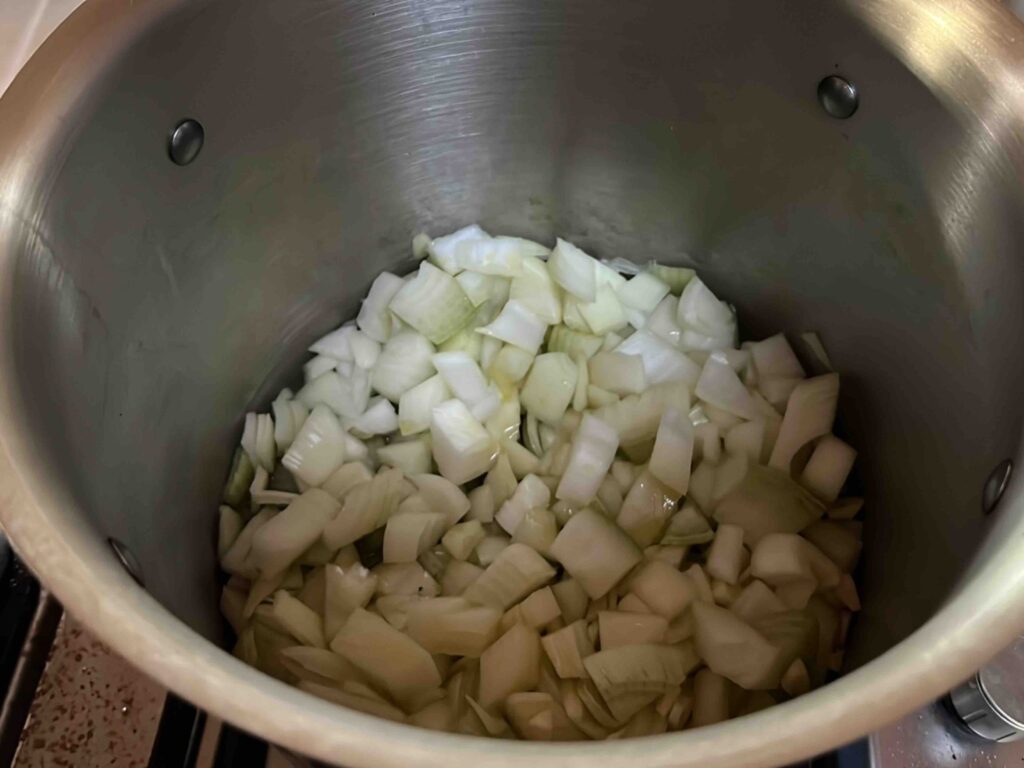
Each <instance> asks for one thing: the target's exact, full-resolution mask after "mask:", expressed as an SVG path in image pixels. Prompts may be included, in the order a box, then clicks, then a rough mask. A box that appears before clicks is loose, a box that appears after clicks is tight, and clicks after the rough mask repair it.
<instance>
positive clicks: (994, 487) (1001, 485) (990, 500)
mask: <svg viewBox="0 0 1024 768" xmlns="http://www.w3.org/2000/svg"><path fill="white" fill-rule="evenodd" d="M1012 474H1013V462H1012V461H1010V460H1009V459H1003V460H1002V461H1001V462H999V463H998V464H997V465H996V468H995V469H993V470H992V474H990V475H989V476H988V480H986V481H985V490H984V491H982V494H981V511H982V512H983V513H984V514H986V515H990V514H992V511H993V510H994V509H995V508H996V504H998V503H999V499H1001V498H1002V497H1003V492H1004V491H1006V486H1007V485H1009V483H1010V475H1012Z"/></svg>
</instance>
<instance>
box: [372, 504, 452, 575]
mask: <svg viewBox="0 0 1024 768" xmlns="http://www.w3.org/2000/svg"><path fill="white" fill-rule="evenodd" d="M444 530H445V516H444V515H443V514H442V513H440V512H420V513H411V514H401V513H400V514H397V515H392V516H391V517H390V518H388V521H387V527H386V528H385V529H384V562H385V563H412V562H415V560H416V558H418V557H419V556H420V555H421V554H422V553H423V552H425V551H426V550H427V549H428V548H429V547H432V546H434V545H435V544H437V543H438V542H439V541H440V540H441V536H442V534H443V533H444Z"/></svg>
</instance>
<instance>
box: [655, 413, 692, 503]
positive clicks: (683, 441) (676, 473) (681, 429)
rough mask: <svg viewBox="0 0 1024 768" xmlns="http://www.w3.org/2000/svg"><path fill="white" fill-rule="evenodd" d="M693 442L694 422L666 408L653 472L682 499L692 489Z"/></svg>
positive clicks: (656, 448)
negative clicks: (690, 487)
mask: <svg viewBox="0 0 1024 768" xmlns="http://www.w3.org/2000/svg"><path fill="white" fill-rule="evenodd" d="M693 441H694V432H693V425H692V424H691V423H690V419H689V418H688V417H687V416H684V415H683V412H680V411H679V410H677V409H675V408H673V407H671V406H670V407H668V408H666V409H665V412H664V414H663V415H662V417H661V423H660V424H659V425H658V434H657V437H656V438H655V440H654V450H653V451H652V452H651V461H650V467H649V469H650V472H651V474H652V475H653V476H654V477H655V478H657V479H658V480H660V481H661V482H662V483H664V484H665V485H667V486H668V487H669V488H671V489H672V490H673V491H675V492H676V494H677V495H678V496H683V495H684V494H685V493H686V491H687V489H688V488H689V485H690V464H691V462H692V460H693Z"/></svg>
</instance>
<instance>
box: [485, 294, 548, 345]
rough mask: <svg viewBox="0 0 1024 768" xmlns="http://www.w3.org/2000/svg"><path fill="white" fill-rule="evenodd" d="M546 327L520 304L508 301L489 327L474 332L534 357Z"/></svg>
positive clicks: (512, 300) (545, 324)
mask: <svg viewBox="0 0 1024 768" xmlns="http://www.w3.org/2000/svg"><path fill="white" fill-rule="evenodd" d="M547 327H548V326H547V323H545V322H544V320H542V319H541V318H540V317H538V316H537V315H535V314H534V313H533V312H531V311H530V310H529V309H527V308H526V307H525V306H524V305H523V304H522V303H520V302H518V301H516V300H515V299H510V300H509V301H508V303H507V304H505V306H504V307H502V310H501V312H500V313H499V315H498V316H497V317H496V318H494V320H493V321H492V322H491V323H490V324H489V325H485V326H483V327H482V328H477V329H476V332H477V333H482V334H483V335H485V336H491V337H493V338H495V339H500V340H501V341H504V342H506V343H508V344H514V345H515V346H517V347H519V348H521V349H524V350H526V351H527V352H529V353H530V354H531V355H535V354H537V350H538V349H540V345H541V342H543V341H544V334H545V333H546V332H547Z"/></svg>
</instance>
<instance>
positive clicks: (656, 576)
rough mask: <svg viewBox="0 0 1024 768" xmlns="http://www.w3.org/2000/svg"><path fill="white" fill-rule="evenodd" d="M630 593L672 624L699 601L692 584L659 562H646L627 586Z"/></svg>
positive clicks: (696, 589) (684, 575)
mask: <svg viewBox="0 0 1024 768" xmlns="http://www.w3.org/2000/svg"><path fill="white" fill-rule="evenodd" d="M629 589H630V591H631V592H633V594H635V595H636V596H637V597H639V598H640V599H641V600H642V601H643V602H644V603H646V604H647V605H648V606H650V608H651V610H652V611H654V613H656V614H657V615H659V616H662V617H664V618H665V619H667V620H669V621H671V620H672V619H674V618H675V617H676V616H678V615H679V614H681V613H682V612H683V611H684V610H686V608H688V607H690V605H692V604H693V603H694V602H696V601H697V600H698V598H699V596H700V595H699V591H698V587H697V585H696V584H695V582H694V580H693V579H691V578H689V577H688V576H687V575H686V574H683V573H680V572H679V571H678V570H676V569H675V568H673V567H672V566H671V565H669V564H668V563H665V562H662V561H661V560H649V561H648V562H646V563H645V564H644V566H643V567H642V568H641V569H640V570H638V571H637V572H636V574H635V575H634V576H633V577H632V579H631V580H630V582H629Z"/></svg>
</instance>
